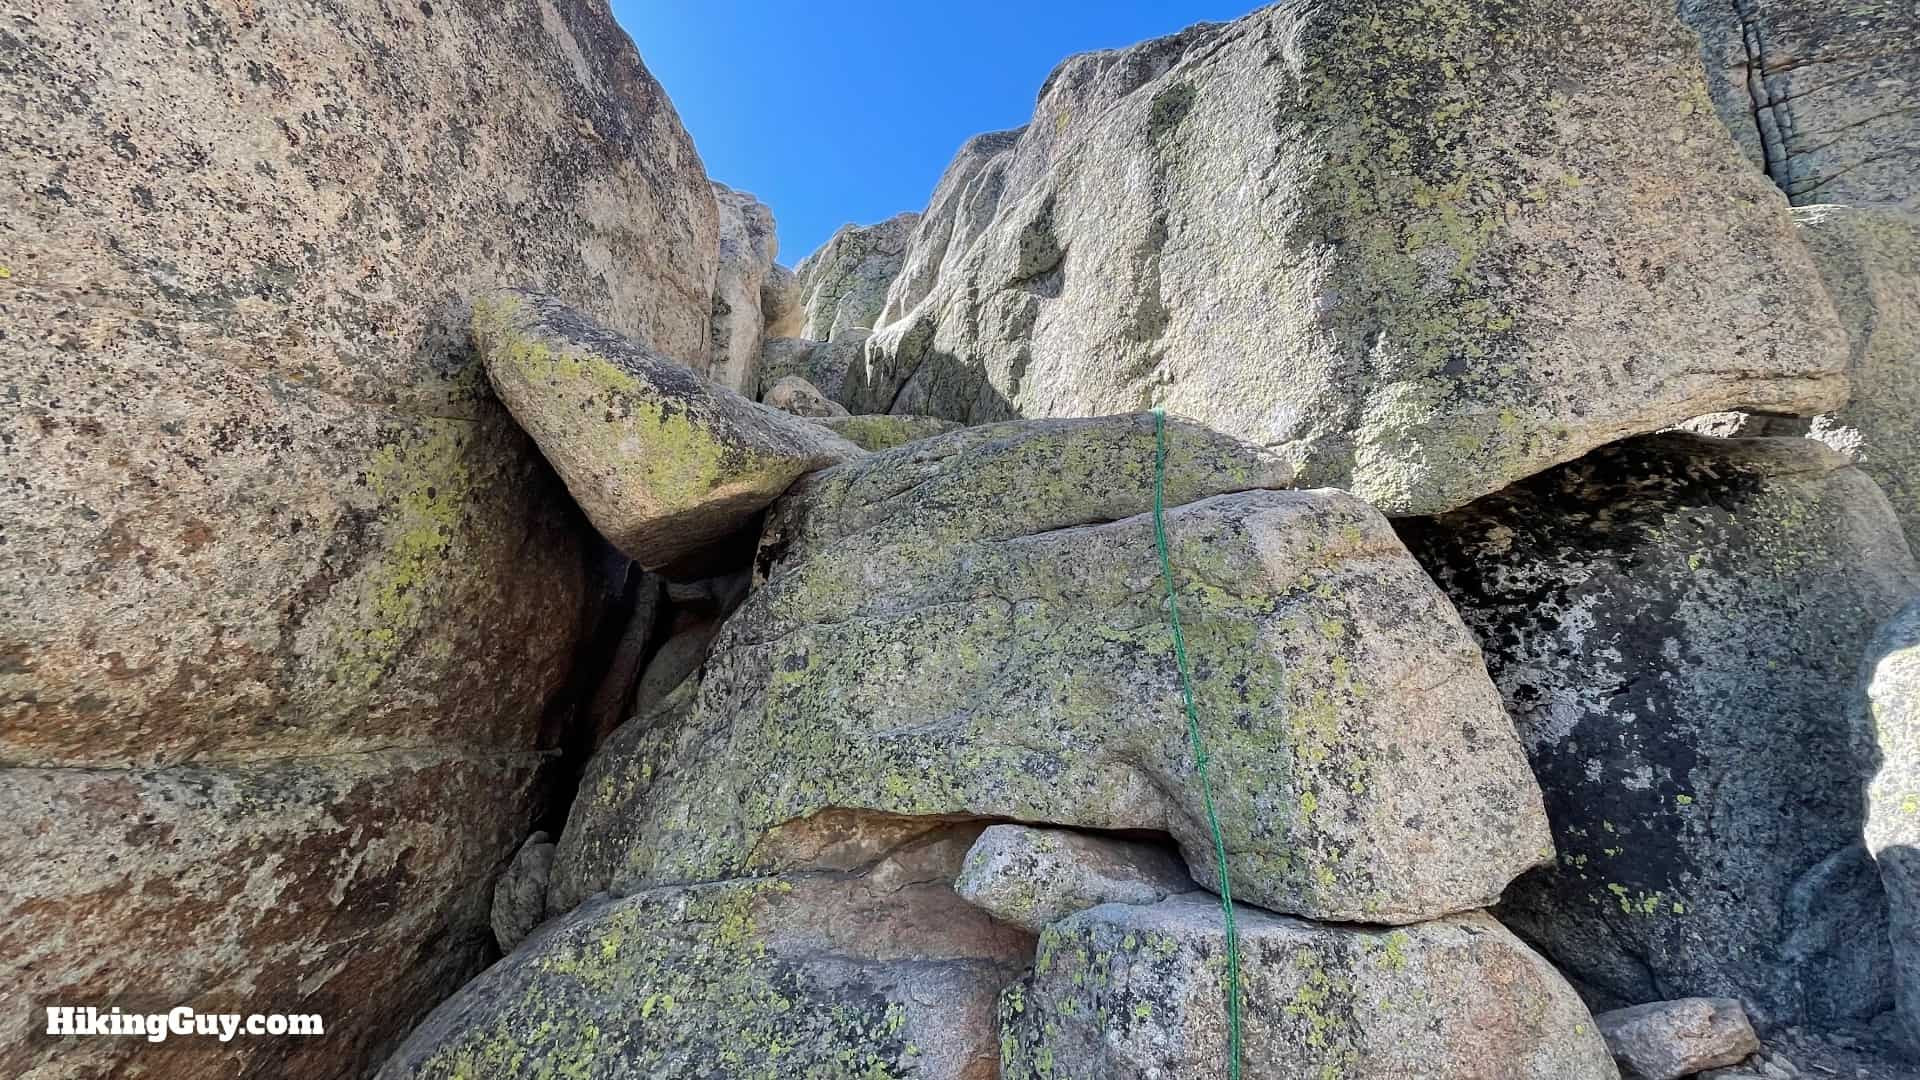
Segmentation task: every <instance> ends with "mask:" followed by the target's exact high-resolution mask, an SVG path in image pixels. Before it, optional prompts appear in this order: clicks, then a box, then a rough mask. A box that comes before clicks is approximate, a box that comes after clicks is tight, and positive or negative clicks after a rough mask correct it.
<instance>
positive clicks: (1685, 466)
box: [1401, 434, 1920, 1024]
mask: <svg viewBox="0 0 1920 1080" xmlns="http://www.w3.org/2000/svg"><path fill="white" fill-rule="evenodd" d="M1401 525H1402V527H1401V535H1402V536H1404V537H1405V538H1406V540H1407V542H1408V546H1409V547H1411V548H1412V549H1413V550H1414V553H1415V554H1416V555H1417V556H1418V557H1419V558H1420V559H1421V561H1422V562H1424V563H1425V564H1426V565H1427V567H1428V568H1429V569H1430V570H1432V571H1433V574H1434V576H1435V578H1436V579H1437V580H1438V581H1439V582H1440V584H1441V587H1442V588H1444V589H1445V590H1446V591H1447V593H1448V595H1450V596H1451V597H1453V601H1454V603H1455V605H1456V606H1458V608H1459V609H1460V613H1461V615H1462V616H1463V617H1465V619H1466V620H1467V623H1468V625H1469V626H1471V627H1473V629H1474V631H1475V632H1476V633H1477V634H1478V635H1479V637H1480V640H1481V644H1482V645H1483V646H1484V647H1485V649H1486V652H1487V665H1488V668H1489V669H1490V670H1491V671H1492V673H1493V676H1494V680H1495V682H1497V683H1498V684H1499V686H1500V689H1501V691H1502V693H1503V694H1504V696H1505V697H1506V701H1507V708H1508V711H1509V712H1510V713H1512V715H1513V719H1514V722H1515V723H1516V724H1517V725H1518V726H1519V729H1520V732H1521V736H1522V738H1523V740H1524V741H1525V743H1526V746H1527V753H1528V756H1529V757H1530V758H1531V760H1532V762H1533V768H1534V772H1535V773H1536V774H1537V775H1538V776H1539V778H1540V783H1541V786H1542V788H1544V789H1545V792H1546V799H1547V811H1548V813H1549V815H1551V817H1552V819H1553V826H1554V840H1555V843H1556V846H1557V847H1558V850H1559V860H1558V863H1557V865H1555V866H1554V867H1553V868H1551V869H1550V870H1542V871H1538V872H1536V873H1533V874H1529V875H1528V876H1527V877H1525V878H1523V879H1522V880H1521V881H1519V882H1516V883H1515V884H1514V887H1513V888H1512V889H1510V890H1508V892H1507V895H1506V898H1505V902H1504V904H1503V905H1502V908H1501V912H1500V913H1501V917H1502V919H1503V920H1505V921H1506V923H1507V925H1509V926H1511V927H1513V928H1514V929H1515V930H1516V931H1517V932H1519V933H1520V935H1521V936H1522V937H1524V938H1526V939H1527V940H1528V941H1530V942H1533V943H1534V944H1535V945H1536V946H1538V947H1539V948H1541V949H1542V951H1544V952H1545V953H1546V954H1547V955H1548V956H1549V957H1551V958H1552V959H1553V960H1554V961H1555V962H1556V963H1558V964H1559V965H1560V966H1561V967H1562V968H1563V969H1565V970H1566V971H1567V972H1568V974H1569V975H1570V976H1571V977H1573V978H1575V979H1576V980H1578V981H1580V982H1581V983H1582V984H1583V986H1584V987H1585V988H1586V989H1587V990H1589V991H1591V993H1592V998H1591V1000H1596V1001H1599V1002H1601V1003H1602V1004H1605V1005H1612V1004H1615V1003H1620V1004H1632V1003H1636V1002H1643V1001H1649V1000H1660V999H1665V998H1670V997H1674V996H1679V995H1690V996H1709V997H1737V998H1740V999H1741V1000H1742V1001H1744V1002H1746V1005H1747V1008H1748V1010H1749V1011H1750V1012H1751V1013H1752V1014H1753V1015H1754V1016H1755V1017H1756V1019H1757V1020H1758V1021H1759V1022H1761V1023H1767V1024H1773V1023H1794V1022H1799V1021H1805V1020H1820V1019H1833V1018H1840V1017H1865V1016H1871V1015H1873V1014H1874V1013H1876V1012H1878V1011H1881V1010H1883V1009H1885V1008H1886V1006H1887V1004H1888V997H1889V992H1890V987H1889V978H1890V976H1889V970H1888V965H1889V958H1888V955H1887V946H1886V937H1885V934H1884V933H1883V932H1882V931H1881V930H1880V929H1879V928H1880V927H1882V926H1884V925H1885V919H1886V915H1885V900H1884V898H1883V897H1882V895H1881V891H1880V885H1879V883H1878V881H1877V880H1876V879H1875V876H1874V873H1873V868H1872V864H1871V862H1870V861H1869V859H1868V857H1867V855H1866V854H1865V852H1864V850H1863V849H1862V846H1861V843H1860V829H1861V799H1860V790H1861V786H1862V784H1863V782H1864V781H1865V778H1866V775H1867V774H1866V772H1865V771H1863V770H1864V769H1865V768H1866V766H1864V764H1863V763H1862V762H1861V761H1860V760H1859V756H1858V754H1857V753H1856V751H1855V749H1854V744H1855V739H1856V738H1857V736H1858V733H1857V732H1850V730H1849V722H1848V716H1847V710H1846V708H1845V707H1844V705H1843V704H1842V703H1843V702H1845V701H1846V700H1847V698H1848V696H1849V695H1850V694H1851V693H1852V691H1853V686H1854V677H1855V671H1856V669H1857V666H1858V664H1859V663H1860V658H1861V656H1862V655H1864V652H1865V649H1866V646H1867V642H1868V641H1869V640H1870V639H1871V637H1872V635H1873V633H1874V631H1875V630H1876V629H1877V628H1878V627H1879V625H1880V624H1881V623H1882V622H1883V621H1884V620H1885V619H1886V618H1887V617H1888V616H1889V615H1890V614H1891V613H1892V612H1893V611H1894V610H1896V609H1897V608H1898V607H1899V605H1900V604H1901V603H1902V602H1903V601H1904V600H1905V598H1906V597H1909V596H1911V595H1913V593H1914V591H1915V590H1916V589H1920V570H1916V567H1915V565H1914V561H1913V557H1912V556H1911V555H1910V554H1909V553H1908V551H1907V546H1906V542H1905V539H1904V538H1903V537H1902V535H1901V533H1900V528H1899V524H1898V522H1896V521H1895V520H1894V517H1893V514H1892V511H1891V510H1890V509H1889V507H1888V505H1887V501H1886V499H1885V497H1884V496H1882V495H1881V494H1880V492H1879V490H1878V489H1877V488H1875V486H1874V484H1873V481H1872V480H1871V479H1869V478H1868V477H1867V476H1865V475H1864V474H1862V473H1861V471H1860V470H1859V469H1857V468H1853V467H1851V466H1849V465H1848V463H1847V461H1846V460H1845V459H1844V458H1842V457H1840V456H1839V455H1838V454H1835V453H1834V452H1832V451H1831V450H1828V449H1827V448H1825V447H1823V446H1821V445H1820V444H1818V443H1815V442H1812V441H1810V440H1806V439H1741V440H1720V439H1710V438H1705V437H1701V436H1696V435H1688V434H1670V435H1659V436H1651V437H1647V438H1644V439H1636V440H1631V441H1628V442H1624V443H1621V444H1619V445H1617V446H1612V447H1608V448H1606V449H1604V450H1601V451H1598V452H1596V453H1594V454H1591V455H1589V456H1588V457H1586V458H1583V459H1582V460H1580V461H1578V462H1575V463H1573V464H1571V465H1566V466H1563V467H1561V468H1559V469H1555V470H1553V471H1551V472H1549V473H1546V474H1543V475H1541V476H1539V477H1536V478H1534V479H1532V480H1529V481H1527V482H1526V483H1524V484H1520V485H1516V486H1515V487H1514V488H1512V489H1510V490H1508V491H1505V492H1502V493H1501V494H1499V495H1495V496H1492V497H1489V498H1487V499H1485V500H1482V501H1481V502H1478V503H1475V504H1474V505H1472V506H1470V507H1468V508H1466V509H1464V510H1461V511H1458V512H1456V513H1452V514H1447V515H1443V516H1441V517H1439V518H1436V519H1431V520H1422V521H1409V522H1403V523H1401Z"/></svg>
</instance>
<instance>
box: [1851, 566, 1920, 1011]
mask: <svg viewBox="0 0 1920 1080" xmlns="http://www.w3.org/2000/svg"><path fill="white" fill-rule="evenodd" d="M1866 655H1867V659H1866V662H1865V665H1864V670H1863V672H1862V676H1861V682H1862V685H1861V688H1860V692H1859V694H1858V695H1857V704H1856V709H1857V711H1858V712H1859V713H1860V714H1861V715H1858V716H1857V717H1856V720H1855V723H1856V724H1857V725H1858V726H1859V727H1860V729H1861V730H1862V731H1863V733H1865V734H1866V735H1867V736H1868V737H1870V739H1871V745H1870V746H1869V747H1867V748H1866V750H1865V753H1866V754H1867V756H1868V760H1869V761H1870V762H1871V763H1872V765H1873V778H1872V781H1871V783H1870V784H1869V785H1868V788H1867V821H1866V838H1867V847H1868V849H1869V850H1871V851H1872V852H1873V857H1874V862H1875V863H1876V864H1877V865H1878V866H1879V868H1880V880H1881V881H1882V882H1883V883H1884V884H1885V885H1886V890H1887V905H1888V907H1889V908H1890V909H1891V912H1892V931H1893V933H1892V937H1893V969H1894V993H1895V998H1896V1000H1897V1002H1898V1007H1899V1012H1900V1019H1901V1020H1902V1022H1903V1023H1904V1024H1905V1025H1906V1029H1907V1032H1908V1033H1909V1036H1910V1037H1911V1038H1912V1039H1913V1040H1914V1041H1915V1042H1916V1044H1920V600H1916V601H1915V602H1914V603H1911V604H1909V605H1907V607H1906V608H1905V609H1904V610H1903V611H1901V613H1900V614H1899V615H1898V616H1896V617H1895V618H1894V619H1893V620H1892V621H1891V622H1889V623H1888V624H1887V626H1886V627H1885V629H1883V630H1882V631H1881V632H1880V634H1879V635H1878V636H1877V637H1875V639H1874V641H1873V643H1872V645H1871V646H1870V647H1869V648H1868V649H1867V654H1866Z"/></svg>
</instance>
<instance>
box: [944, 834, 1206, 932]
mask: <svg viewBox="0 0 1920 1080" xmlns="http://www.w3.org/2000/svg"><path fill="white" fill-rule="evenodd" d="M1193 888H1194V885H1193V879H1192V878H1190V877H1188V876H1187V870H1186V867H1185V866H1183V865H1181V863H1180V860H1179V859H1178V858H1177V857H1175V856H1174V855H1173V854H1172V853H1171V852H1168V851H1165V850H1163V849H1161V848H1157V847H1154V846H1152V845H1150V844H1141V843H1132V842H1129V841H1126V840H1116V839H1112V838H1109V837H1102V836H1089V835H1087V834H1086V833H1077V832H1074V831H1072V830H1070V829H1034V828H1029V827H1027V826H1025V825H995V826H992V827H991V828H989V829H987V831H985V832H983V833H981V834H980V839H979V840H977V841H975V842H974V845H973V848H972V849H971V850H969V851H968V852H967V860H966V862H965V863H963V864H962V865H961V867H960V876H959V877H957V878H955V879H954V882H953V891H954V892H956V893H959V894H960V898H961V899H962V900H965V901H967V902H968V903H970V904H972V905H974V906H975V907H979V908H984V909H985V910H987V911H988V912H991V913H992V915H993V917H994V918H996V919H999V920H1000V921H1002V922H1008V923H1012V924H1013V925H1015V926H1018V927H1020V928H1021V929H1024V930H1030V931H1032V932H1034V933H1036V934H1037V933H1039V932H1040V931H1042V930H1044V929H1046V927H1047V924H1048V923H1053V922H1058V921H1059V920H1061V919H1064V918H1066V917H1067V916H1069V915H1072V914H1075V913H1076V912H1081V911H1085V910H1087V909H1088V908H1092V907H1099V906H1100V905H1101V904H1154V903H1158V902H1160V901H1161V900H1165V899H1166V898H1167V897H1169V896H1173V895H1175V894H1177V893H1183V892H1192V891H1193Z"/></svg>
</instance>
